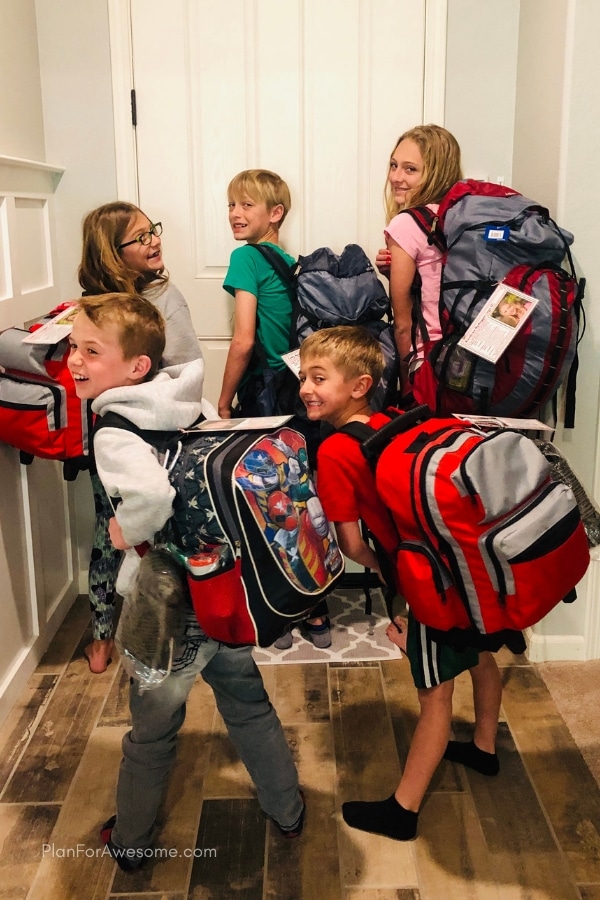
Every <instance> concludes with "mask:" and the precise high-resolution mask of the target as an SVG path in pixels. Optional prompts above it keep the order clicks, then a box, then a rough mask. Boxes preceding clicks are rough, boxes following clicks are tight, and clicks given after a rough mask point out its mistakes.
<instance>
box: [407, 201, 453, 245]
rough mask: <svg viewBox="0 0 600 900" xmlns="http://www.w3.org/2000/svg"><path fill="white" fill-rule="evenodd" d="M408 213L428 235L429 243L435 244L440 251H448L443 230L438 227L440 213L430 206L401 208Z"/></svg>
mask: <svg viewBox="0 0 600 900" xmlns="http://www.w3.org/2000/svg"><path fill="white" fill-rule="evenodd" d="M401 212H403V213H407V214H408V215H409V216H410V217H411V219H412V220H413V221H414V222H415V223H416V224H417V225H418V226H419V228H420V229H421V231H422V232H423V234H424V235H425V236H426V237H427V243H428V244H433V246H434V247H437V249H438V250H439V251H440V253H445V252H446V249H447V247H446V240H445V238H444V235H443V233H442V231H441V230H440V229H439V228H438V218H439V217H438V215H437V213H434V212H432V210H430V209H429V207H428V206H410V207H409V208H408V209H403V210H401Z"/></svg>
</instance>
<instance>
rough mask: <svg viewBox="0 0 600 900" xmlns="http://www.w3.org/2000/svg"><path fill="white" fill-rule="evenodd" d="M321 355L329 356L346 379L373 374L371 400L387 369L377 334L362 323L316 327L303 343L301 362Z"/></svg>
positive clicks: (368, 397) (369, 394)
mask: <svg viewBox="0 0 600 900" xmlns="http://www.w3.org/2000/svg"><path fill="white" fill-rule="evenodd" d="M319 356H322V357H325V358H326V359H329V360H330V361H331V363H332V364H333V366H334V367H335V368H336V369H337V370H338V371H339V372H341V373H342V374H343V376H344V378H345V379H348V378H358V377H359V376H360V375H370V376H371V378H372V379H373V384H372V385H371V387H370V388H369V391H368V392H367V400H370V399H371V397H372V396H373V394H374V392H375V389H376V388H377V385H378V384H379V381H380V380H381V376H382V375H383V371H384V369H385V359H384V356H383V352H382V350H381V346H380V344H379V341H378V340H377V338H375V337H374V336H373V335H372V334H371V332H370V331H367V329H366V328H363V327H362V326H361V325H336V326H334V327H333V328H322V329H320V330H319V331H313V333H312V334H311V335H309V336H308V337H307V338H306V340H304V341H303V342H302V343H301V344H300V363H301V365H305V364H306V363H307V362H308V361H309V360H311V359H315V358H317V357H319Z"/></svg>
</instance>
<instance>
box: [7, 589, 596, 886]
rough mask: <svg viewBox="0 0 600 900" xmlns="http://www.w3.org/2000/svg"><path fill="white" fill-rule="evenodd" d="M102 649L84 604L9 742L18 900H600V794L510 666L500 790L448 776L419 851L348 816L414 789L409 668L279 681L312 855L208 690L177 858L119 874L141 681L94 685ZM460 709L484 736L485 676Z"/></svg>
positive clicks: (552, 716) (163, 836) (185, 755)
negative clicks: (113, 855)
mask: <svg viewBox="0 0 600 900" xmlns="http://www.w3.org/2000/svg"><path fill="white" fill-rule="evenodd" d="M88 639H89V630H88V611H87V603H86V601H85V600H84V599H83V598H80V600H79V601H77V603H76V604H75V606H74V607H73V609H72V610H71V613H70V614H69V616H68V617H67V620H66V621H65V623H64V625H63V627H62V628H61V630H60V632H59V634H58V635H57V637H56V639H55V641H54V642H53V644H52V646H51V647H50V649H49V650H48V652H47V654H46V656H45V657H44V659H43V661H42V663H41V664H40V666H39V667H38V669H37V671H36V672H35V673H34V675H33V676H32V678H31V679H30V683H29V685H28V687H27V690H26V691H24V693H23V695H22V696H21V697H20V699H19V702H18V703H17V704H16V705H15V707H14V709H13V711H12V713H11V715H10V717H9V718H8V720H7V721H6V722H5V724H4V726H3V728H1V729H0V791H1V793H0V898H7V900H21V898H22V900H25V898H28V900H108V898H117V897H119V898H121V900H134V898H137V900H150V898H153V900H200V898H202V900H264V898H269V900H305V898H307V900H313V898H314V900H346V898H347V900H392V898H396V900H492V898H494V900H498V898H500V900H542V898H544V900H600V790H599V788H598V785H597V783H596V781H595V780H594V779H593V777H592V776H591V774H590V772H589V769H588V768H587V766H586V764H585V763H584V761H583V758H582V756H581V754H580V753H579V750H578V749H577V747H576V745H575V744H574V742H573V740H572V738H571V736H570V733H569V731H568V729H567V727H566V725H565V723H564V721H563V719H562V718H561V716H560V714H559V713H558V710H557V709H556V707H555V705H554V703H553V701H552V698H551V696H550V694H549V693H548V691H547V689H546V687H545V685H544V682H543V681H542V679H541V678H540V677H539V675H538V674H537V672H536V670H535V667H533V666H530V665H529V664H528V663H527V660H526V659H525V658H519V657H514V656H512V655H511V654H509V653H505V654H500V658H499V662H500V663H501V665H502V671H503V680H504V686H505V693H504V701H503V715H502V721H501V726H500V733H499V751H498V752H499V756H500V761H501V772H500V775H499V776H498V777H497V778H494V779H486V778H484V777H483V776H480V775H477V774H476V773H469V772H467V771H465V770H463V769H461V767H458V766H454V765H452V764H450V763H446V762H443V763H442V764H441V765H440V767H439V769H438V771H437V773H436V775H435V777H434V780H433V783H432V785H431V790H430V792H429V794H428V796H427V799H426V802H425V805H424V807H423V810H422V813H421V815H420V818H419V836H418V838H417V840H416V841H414V842H412V843H408V844H402V843H398V842H395V841H391V840H387V839H386V838H381V837H377V836H374V835H367V834H363V833H361V832H358V831H355V830H353V829H349V828H347V827H346V826H345V824H344V822H343V820H342V819H341V816H340V804H341V803H342V802H343V801H344V800H345V799H360V798H364V799H380V798H383V797H385V796H388V795H389V794H390V793H391V792H392V790H393V789H394V787H395V785H396V783H397V781H398V777H399V774H400V772H401V770H402V765H403V763H404V760H405V758H406V752H407V747H408V743H409V741H410V737H411V735H412V732H413V730H414V726H415V722H416V717H417V713H418V706H417V700H416V695H415V690H414V688H413V686H412V683H411V679H410V672H409V668H408V663H407V661H406V660H397V661H396V660H393V661H384V662H381V663H373V662H371V663H365V664H360V663H357V664H346V665H335V664H324V663H322V664H318V665H314V664H313V665H286V666H270V667H266V668H264V669H263V675H264V678H265V683H266V685H267V690H268V691H269V694H270V696H271V699H272V700H273V702H274V704H275V706H276V708H277V710H278V713H279V716H280V718H281V720H282V722H283V725H284V727H285V731H286V735H287V737H288V740H289V742H290V744H291V746H292V748H293V752H294V756H295V759H296V761H297V764H298V768H299V771H300V779H301V782H302V785H303V788H304V790H305V793H306V798H307V804H308V808H307V822H306V827H305V832H304V834H303V835H302V837H301V838H300V839H299V840H296V841H284V840H282V839H281V838H280V836H279V835H278V834H276V833H275V832H274V830H273V829H272V828H271V827H270V825H269V823H268V822H267V821H266V820H265V818H264V816H263V815H262V813H261V811H260V809H259V807H258V804H257V802H256V798H255V796H254V793H253V789H252V784H251V782H250V779H249V778H248V775H247V773H246V771H245V769H244V768H243V766H242V765H241V764H240V762H239V760H238V759H237V757H236V755H235V752H234V751H233V748H232V747H231V745H230V743H229V739H228V737H227V734H226V731H225V729H224V726H223V723H222V721H221V719H220V717H219V716H218V714H217V713H216V710H215V704H214V700H213V697H212V693H211V691H210V689H208V688H207V687H206V685H205V684H204V683H203V682H202V681H201V680H198V681H197V683H196V685H195V686H194V689H193V691H192V694H191V697H190V702H189V705H188V716H187V720H186V723H185V726H184V728H183V730H182V732H181V738H180V743H179V750H178V761H177V765H176V769H175V771H174V774H173V778H172V780H171V782H170V785H169V790H168V793H167V796H166V798H165V803H164V809H163V812H162V814H161V823H162V828H161V832H160V836H159V846H160V847H161V848H164V851H165V857H164V858H162V859H156V860H154V859H153V860H149V861H148V863H147V864H146V865H145V866H144V868H143V869H142V870H140V871H138V872H136V873H134V874H125V873H123V872H121V871H120V870H118V869H117V867H116V866H115V864H114V863H113V861H112V860H111V859H110V857H108V856H106V855H104V854H103V850H102V846H101V844H100V841H99V836H98V830H99V826H100V824H101V823H102V822H103V821H104V820H105V819H106V818H107V817H108V816H109V815H111V814H112V813H113V812H114V792H115V784H116V777H117V770H118V765H119V760H120V742H121V738H122V736H123V734H124V733H125V731H126V730H127V727H128V708H127V679H126V678H125V677H124V674H123V672H122V670H121V669H120V668H119V667H118V665H117V664H116V663H113V665H111V666H110V667H109V669H108V670H107V672H106V673H105V674H103V675H99V676H98V675H91V674H90V672H89V670H88V667H87V664H86V661H85V660H84V658H83V655H82V649H83V646H84V645H85V643H86V641H87V640H88ZM454 709H455V723H454V733H455V735H456V736H458V737H464V738H468V736H469V735H470V727H469V723H470V722H471V720H472V706H471V698H470V680H469V678H468V676H467V677H465V678H462V677H461V678H460V679H458V680H457V687H456V693H455V707H454ZM590 727H594V728H596V729H597V730H598V718H596V720H595V722H593V723H590ZM169 851H170V852H169Z"/></svg>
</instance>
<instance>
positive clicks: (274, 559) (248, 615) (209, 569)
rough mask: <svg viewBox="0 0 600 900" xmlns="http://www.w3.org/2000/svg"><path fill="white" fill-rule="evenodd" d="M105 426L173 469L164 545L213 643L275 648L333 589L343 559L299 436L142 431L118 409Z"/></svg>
mask: <svg viewBox="0 0 600 900" xmlns="http://www.w3.org/2000/svg"><path fill="white" fill-rule="evenodd" d="M230 425H231V423H229V426H230ZM107 426H108V427H116V428H123V429H125V430H128V431H132V432H134V433H135V434H138V435H139V436H140V437H142V438H143V440H144V441H146V442H147V443H149V444H151V445H152V446H154V447H156V449H157V451H158V454H159V459H160V460H161V461H162V462H163V464H164V466H165V468H167V469H168V471H169V480H170V482H171V484H172V485H173V487H174V488H175V491H176V494H175V499H174V502H173V516H172V518H171V520H170V522H169V523H168V527H167V529H166V531H165V532H164V533H161V535H159V536H158V538H157V540H158V542H159V543H164V542H166V543H167V545H168V546H170V548H171V550H172V552H174V553H175V555H176V556H177V557H178V558H179V560H180V562H182V563H183V564H184V565H185V567H186V570H187V581H188V587H189V589H190V594H191V599H192V604H193V607H194V611H195V613H196V618H197V619H198V622H199V623H200V625H201V626H202V628H203V629H204V631H205V632H206V634H207V635H208V636H209V637H212V638H214V639H215V640H218V641H222V642H224V643H228V644H257V645H258V646H260V647H268V646H270V645H271V644H272V643H273V642H274V641H276V640H277V638H278V637H280V636H281V634H282V633H283V631H284V630H285V628H286V627H288V626H289V625H290V624H291V623H293V622H295V621H296V620H300V619H302V618H304V617H305V616H307V615H308V614H309V613H310V611H311V610H312V609H313V608H314V607H315V606H316V605H317V603H318V602H319V601H320V600H321V599H322V598H323V597H325V596H326V595H327V594H328V593H329V592H330V591H331V590H332V589H333V588H334V586H335V585H336V583H337V582H338V580H339V578H340V576H341V575H342V573H343V570H344V561H343V556H342V554H341V552H340V550H339V547H338V545H337V543H336V541H335V537H334V535H333V531H332V528H331V526H330V525H329V522H328V521H327V519H326V518H325V515H324V513H323V508H322V506H321V503H320V501H319V499H318V497H317V494H316V491H315V487H314V483H313V481H312V477H311V475H310V472H309V469H308V466H307V450H306V443H305V440H304V438H303V436H302V435H301V434H299V433H298V432H297V431H295V430H293V429H291V428H289V427H285V426H284V427H280V428H278V429H274V430H272V431H270V432H268V433H265V432H259V431H251V430H245V431H239V430H231V429H230V430H227V431H224V430H223V427H222V426H223V423H222V422H214V423H206V424H205V426H204V427H205V428H208V427H210V426H213V427H214V431H213V432H212V433H211V432H210V431H207V430H203V431H198V430H196V431H194V430H190V431H186V432H179V433H176V434H173V433H172V432H153V431H143V430H140V429H138V428H136V426H135V425H133V423H131V422H129V421H128V420H127V419H124V418H123V417H122V416H119V415H118V414H116V413H112V412H109V413H107V414H106V415H104V416H102V417H99V418H98V421H97V424H96V428H97V429H99V428H102V427H107Z"/></svg>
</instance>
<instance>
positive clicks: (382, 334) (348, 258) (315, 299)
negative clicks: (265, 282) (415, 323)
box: [253, 244, 399, 412]
mask: <svg viewBox="0 0 600 900" xmlns="http://www.w3.org/2000/svg"><path fill="white" fill-rule="evenodd" d="M253 246H254V247H255V249H256V250H258V251H259V252H260V253H261V254H262V255H263V256H264V257H265V259H267V260H268V261H269V262H270V263H271V265H272V266H273V268H274V269H275V270H276V272H277V273H278V274H279V275H280V277H281V278H282V279H283V280H284V281H285V283H286V284H288V285H291V286H292V287H293V289H294V293H295V298H296V301H295V303H294V307H293V310H292V334H291V335H290V349H294V348H295V347H299V346H300V344H301V343H302V341H303V340H305V339H306V338H307V337H308V336H309V334H312V333H313V331H317V330H319V329H321V328H332V327H333V326H334V325H362V326H363V327H364V328H366V329H367V330H368V331H370V332H371V334H373V335H374V336H375V337H376V338H377V340H378V341H379V344H380V346H381V350H382V352H383V355H384V358H385V363H386V365H385V370H384V373H383V375H382V377H381V381H380V382H379V385H378V387H377V390H376V391H375V395H374V397H373V399H372V401H371V406H372V408H373V410H374V411H376V412H378V411H381V410H384V409H387V407H388V406H393V405H395V404H396V402H397V399H398V374H399V360H398V352H397V350H396V343H395V341H394V329H393V325H392V316H391V307H390V301H389V298H388V295H387V293H386V291H385V288H384V286H383V284H382V283H381V281H380V280H379V278H378V277H377V273H376V272H375V269H374V268H373V265H372V263H371V261H370V260H369V258H368V256H367V255H366V253H365V251H364V250H363V249H362V247H359V245H358V244H348V245H347V246H346V247H344V249H343V251H342V253H341V254H340V255H339V256H338V255H337V254H336V253H334V252H333V250H331V249H330V248H329V247H320V248H319V249H318V250H314V251H313V252H312V253H310V254H309V255H308V256H300V257H298V262H297V263H296V264H295V265H294V266H292V267H291V268H290V269H288V267H287V266H286V264H285V262H284V261H283V260H282V258H281V256H280V255H279V254H278V253H277V251H275V250H272V248H270V247H268V246H265V245H264V244H253Z"/></svg>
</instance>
